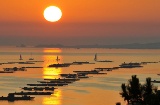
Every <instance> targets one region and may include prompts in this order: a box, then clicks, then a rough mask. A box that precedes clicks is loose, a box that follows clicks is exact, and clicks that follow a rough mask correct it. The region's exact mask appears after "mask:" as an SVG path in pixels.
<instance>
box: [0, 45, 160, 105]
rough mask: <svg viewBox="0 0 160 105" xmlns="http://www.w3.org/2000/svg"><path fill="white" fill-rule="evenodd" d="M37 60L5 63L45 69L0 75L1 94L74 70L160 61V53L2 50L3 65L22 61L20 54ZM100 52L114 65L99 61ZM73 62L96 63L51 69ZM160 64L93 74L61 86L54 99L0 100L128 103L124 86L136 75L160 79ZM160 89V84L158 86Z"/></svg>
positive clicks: (45, 104)
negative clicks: (120, 93)
mask: <svg viewBox="0 0 160 105" xmlns="http://www.w3.org/2000/svg"><path fill="white" fill-rule="evenodd" d="M31 53H32V57H33V58H34V59H35V60H37V61H42V60H43V61H44V62H36V63H35V64H3V65H0V70H3V68H5V67H25V66H40V67H44V68H28V69H27V71H17V72H15V73H12V74H0V95H1V96H2V95H3V96H7V94H8V93H10V92H15V91H16V92H20V91H22V90H21V89H20V88H19V87H24V86H27V85H26V84H29V83H37V81H40V80H43V79H44V78H59V77H60V76H59V74H60V73H73V71H74V70H93V69H94V68H97V67H116V66H119V65H120V64H121V63H123V62H144V61H145V62H159V60H160V50H148V49H147V50H140V49H66V48H64V49H60V48H56V49H54V48H14V47H7V48H6V47H3V48H1V49H0V62H1V63H6V62H19V55H20V54H21V55H22V58H23V61H28V59H29V58H30V54H31ZM95 53H97V57H98V59H99V60H112V61H114V62H110V63H109V62H108V63H107V62H95V61H94V55H95ZM57 56H58V57H59V59H60V61H59V62H58V63H71V62H74V61H89V62H91V63H95V64H83V65H71V66H70V67H66V68H48V67H47V66H48V65H49V64H52V63H57V61H56V58H57ZM159 65H160V63H150V64H147V65H143V66H144V67H142V68H132V69H127V68H125V69H117V70H113V71H105V72H106V73H107V75H89V76H90V78H88V79H81V80H80V81H77V82H74V83H72V84H69V85H67V86H63V87H57V88H58V89H56V90H55V91H54V94H53V95H51V96H35V99H34V100H33V101H15V102H8V101H0V104H1V105H22V104H24V103H25V104H27V105H28V104H30V105H115V103H116V102H121V104H122V105H125V102H124V101H123V99H122V98H121V97H120V95H119V92H120V91H121V88H120V86H121V84H122V83H127V80H128V79H130V78H131V76H132V75H137V76H138V78H140V81H141V83H142V84H143V83H144V82H145V78H146V77H151V78H152V79H156V80H160V79H159V77H158V75H157V74H158V73H160V70H159ZM154 85H156V86H159V84H154Z"/></svg>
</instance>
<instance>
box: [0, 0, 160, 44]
mask: <svg viewBox="0 0 160 105" xmlns="http://www.w3.org/2000/svg"><path fill="white" fill-rule="evenodd" d="M51 5H54V6H58V7H59V8H60V9H61V10H62V13H63V15H62V18H61V19H60V20H59V21H58V22H55V23H51V22H48V21H46V20H45V19H44V17H43V11H44V9H45V8H46V7H48V6H51ZM159 6H160V0H1V1H0V13H1V15H0V45H19V44H26V45H37V44H64V45H71V44H74V45H81V44H125V43H149V42H160V8H159Z"/></svg>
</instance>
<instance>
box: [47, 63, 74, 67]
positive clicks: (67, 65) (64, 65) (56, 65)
mask: <svg viewBox="0 0 160 105" xmlns="http://www.w3.org/2000/svg"><path fill="white" fill-rule="evenodd" d="M70 65H71V64H70V63H62V64H59V63H58V64H51V65H49V66H48V67H69V66H70Z"/></svg>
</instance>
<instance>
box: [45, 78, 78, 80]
mask: <svg viewBox="0 0 160 105" xmlns="http://www.w3.org/2000/svg"><path fill="white" fill-rule="evenodd" d="M44 80H49V81H79V80H80V79H78V78H64V79H62V78H58V79H44Z"/></svg>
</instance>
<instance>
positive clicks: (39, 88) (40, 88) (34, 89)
mask: <svg viewBox="0 0 160 105" xmlns="http://www.w3.org/2000/svg"><path fill="white" fill-rule="evenodd" d="M21 89H23V90H29V91H43V90H45V91H48V90H49V91H54V89H57V88H54V87H23V88H21Z"/></svg>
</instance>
